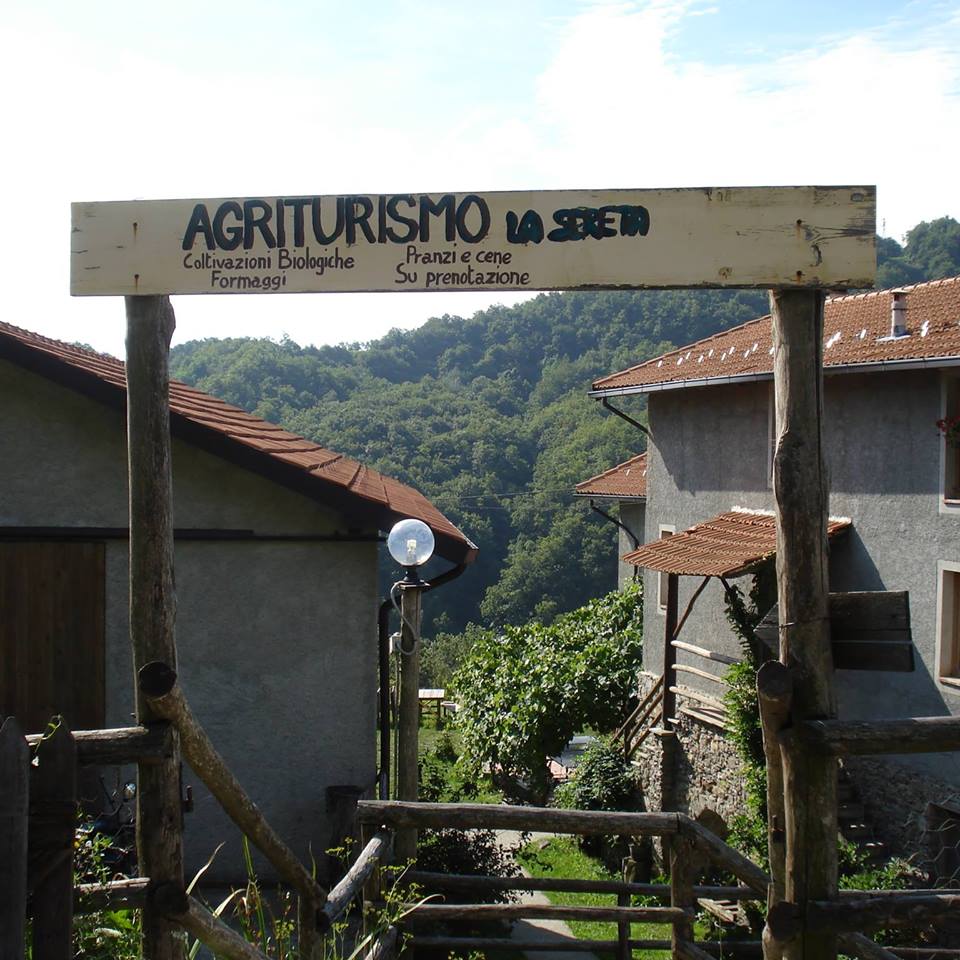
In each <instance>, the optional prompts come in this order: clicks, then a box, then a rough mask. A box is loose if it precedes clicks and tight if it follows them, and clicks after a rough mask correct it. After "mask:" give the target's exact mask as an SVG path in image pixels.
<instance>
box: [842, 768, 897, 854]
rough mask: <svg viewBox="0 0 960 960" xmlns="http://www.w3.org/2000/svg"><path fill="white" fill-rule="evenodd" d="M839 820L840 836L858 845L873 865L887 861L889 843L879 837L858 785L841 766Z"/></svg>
mask: <svg viewBox="0 0 960 960" xmlns="http://www.w3.org/2000/svg"><path fill="white" fill-rule="evenodd" d="M837 802H838V808H837V820H838V821H839V826H840V836H842V837H843V838H844V839H845V840H849V841H850V842H851V843H854V844H856V845H857V847H858V848H859V849H860V851H861V852H862V853H865V854H866V856H867V860H868V862H869V863H870V864H872V865H877V864H880V863H883V862H885V861H886V860H887V859H888V858H889V856H890V852H889V850H888V849H887V845H886V844H885V843H884V842H883V841H882V840H879V839H877V837H876V835H875V834H874V830H873V824H871V823H870V821H869V820H868V819H867V816H866V813H865V812H864V807H863V801H862V800H861V798H860V793H859V791H858V790H857V787H856V785H855V784H854V783H853V781H852V780H851V779H850V775H849V774H848V773H847V771H846V770H844V769H843V767H841V768H840V772H839V780H838V784H837Z"/></svg>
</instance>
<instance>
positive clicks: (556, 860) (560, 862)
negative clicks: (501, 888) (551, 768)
mask: <svg viewBox="0 0 960 960" xmlns="http://www.w3.org/2000/svg"><path fill="white" fill-rule="evenodd" d="M517 859H518V860H519V861H520V863H521V865H522V866H523V868H524V869H525V870H526V871H527V872H528V873H529V874H530V875H531V876H534V877H553V878H565V879H566V878H571V879H573V878H579V879H583V880H619V879H620V877H618V876H617V875H616V874H614V873H611V872H610V871H609V870H608V869H607V868H606V867H605V866H604V865H603V864H602V863H601V862H600V861H598V860H595V859H594V858H593V857H590V856H588V855H587V854H585V853H584V852H583V851H582V850H581V849H580V845H579V844H578V842H577V841H576V840H574V839H573V838H571V837H554V838H553V839H552V840H550V841H549V842H548V843H547V844H546V845H545V846H543V848H542V849H541V847H540V845H539V844H538V843H531V844H528V845H527V847H525V848H524V850H523V851H521V853H520V855H519V856H518V858H517ZM545 895H546V897H547V899H548V900H549V901H550V902H551V903H555V904H559V905H570V906H584V907H610V906H616V904H617V898H616V895H614V894H609V893H565V892H555V891H545ZM569 925H570V929H571V930H572V931H573V934H574V936H576V937H578V938H579V939H581V940H616V939H617V925H616V924H615V923H604V922H601V921H596V920H572V921H569ZM698 926H699V925H698ZM701 932H702V931H700V930H699V929H698V930H697V933H698V935H699V934H700V933H701ZM670 934H671V926H670V924H669V923H633V924H631V925H630V939H631V940H669V939H670ZM607 956H612V954H608V955H607ZM633 956H634V958H639V960H663V957H664V952H663V951H662V950H635V951H634V952H633Z"/></svg>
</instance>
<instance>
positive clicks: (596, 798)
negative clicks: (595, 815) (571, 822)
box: [553, 740, 637, 810]
mask: <svg viewBox="0 0 960 960" xmlns="http://www.w3.org/2000/svg"><path fill="white" fill-rule="evenodd" d="M636 791H637V781H636V777H635V775H634V772H633V768H632V767H631V766H630V764H628V763H627V762H626V761H625V760H624V759H623V754H622V753H621V752H620V751H619V750H615V749H614V748H613V747H611V746H610V744H609V743H607V742H605V741H603V740H597V741H596V742H595V743H592V744H591V745H590V746H589V747H587V749H586V750H584V751H583V753H582V754H581V755H580V760H579V762H578V764H577V768H576V770H575V771H574V774H573V777H572V778H571V779H570V780H569V781H567V783H562V784H561V785H560V786H559V787H557V789H556V791H555V792H554V795H553V801H554V804H555V805H556V806H558V807H567V808H571V809H574V810H630V809H632V808H633V806H634V802H635V800H636Z"/></svg>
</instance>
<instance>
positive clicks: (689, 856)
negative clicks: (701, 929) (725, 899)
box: [670, 831, 696, 957]
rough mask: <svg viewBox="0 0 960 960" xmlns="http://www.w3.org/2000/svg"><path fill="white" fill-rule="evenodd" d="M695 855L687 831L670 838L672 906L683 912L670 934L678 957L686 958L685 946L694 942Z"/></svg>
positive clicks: (692, 837)
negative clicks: (684, 955) (684, 956)
mask: <svg viewBox="0 0 960 960" xmlns="http://www.w3.org/2000/svg"><path fill="white" fill-rule="evenodd" d="M694 854H695V846H694V836H692V835H691V834H689V833H688V832H687V831H683V832H681V833H678V834H676V835H675V836H673V837H671V838H670V905H671V906H672V907H673V908H674V909H676V910H678V911H679V912H680V915H679V916H678V917H677V919H676V920H674V921H673V931H672V935H671V940H672V942H673V955H674V956H675V957H679V956H683V950H684V947H686V946H688V945H689V944H691V943H692V942H693V918H694V915H695V913H696V903H695V899H694V895H693V870H694V861H695V856H694Z"/></svg>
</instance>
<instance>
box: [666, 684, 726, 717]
mask: <svg viewBox="0 0 960 960" xmlns="http://www.w3.org/2000/svg"><path fill="white" fill-rule="evenodd" d="M670 690H671V692H672V693H673V694H674V695H675V696H678V697H687V698H688V699H690V700H696V701H697V703H700V704H702V705H703V706H705V707H710V709H711V710H719V711H720V712H722V713H726V710H727V708H726V705H725V704H724V703H723V701H721V700H718V699H717V698H716V697H711V696H709V695H708V694H706V693H701V692H700V691H699V690H694V688H693V687H688V686H685V685H684V684H677V685H676V686H675V687H671V688H670Z"/></svg>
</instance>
